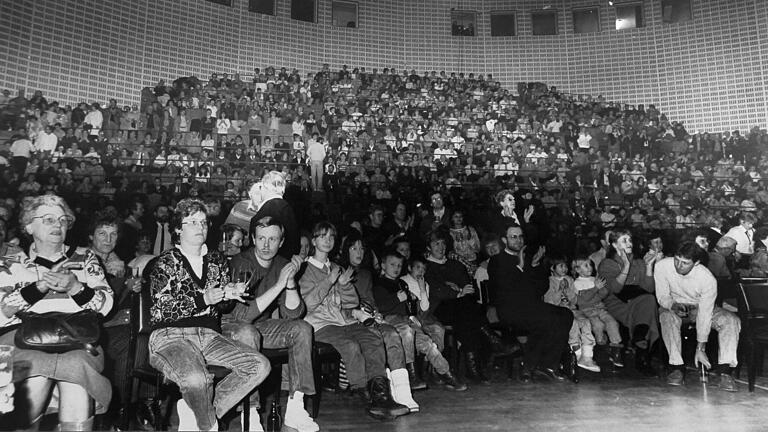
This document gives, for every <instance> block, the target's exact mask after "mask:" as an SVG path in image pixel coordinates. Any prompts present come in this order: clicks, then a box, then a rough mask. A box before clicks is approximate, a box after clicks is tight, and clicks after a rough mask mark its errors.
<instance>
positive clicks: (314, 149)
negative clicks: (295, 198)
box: [307, 132, 325, 192]
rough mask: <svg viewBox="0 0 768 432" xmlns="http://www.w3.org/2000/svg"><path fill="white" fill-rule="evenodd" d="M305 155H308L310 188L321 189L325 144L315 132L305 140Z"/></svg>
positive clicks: (316, 190)
mask: <svg viewBox="0 0 768 432" xmlns="http://www.w3.org/2000/svg"><path fill="white" fill-rule="evenodd" d="M307 156H308V157H309V173H310V176H311V179H312V190H313V191H315V192H318V191H322V190H323V169H324V165H323V162H324V161H325V146H324V145H323V142H322V140H321V139H320V134H318V133H317V132H315V133H313V134H312V138H310V139H309V141H308V142H307Z"/></svg>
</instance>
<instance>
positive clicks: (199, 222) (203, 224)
mask: <svg viewBox="0 0 768 432" xmlns="http://www.w3.org/2000/svg"><path fill="white" fill-rule="evenodd" d="M181 224H182V225H192V226H193V227H200V228H206V229H207V228H208V227H210V226H211V223H210V222H209V221H208V219H195V220H191V221H187V222H182V223H181Z"/></svg>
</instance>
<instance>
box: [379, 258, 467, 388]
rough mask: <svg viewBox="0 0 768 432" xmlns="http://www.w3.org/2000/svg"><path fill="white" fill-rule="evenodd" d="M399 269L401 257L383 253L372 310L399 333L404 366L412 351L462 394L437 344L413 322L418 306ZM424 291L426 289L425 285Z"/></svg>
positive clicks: (463, 386)
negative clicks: (422, 356)
mask: <svg viewBox="0 0 768 432" xmlns="http://www.w3.org/2000/svg"><path fill="white" fill-rule="evenodd" d="M423 264H424V263H422V265H423ZM402 268H403V256H402V255H400V254H399V253H397V252H396V251H394V250H390V251H387V252H385V253H384V255H383V256H382V260H381V271H382V274H381V275H380V276H379V277H378V278H377V279H376V280H375V281H374V283H373V297H374V299H375V300H376V307H377V308H378V309H379V311H380V312H381V313H382V315H384V321H385V322H386V323H387V324H390V325H392V326H393V327H395V329H397V331H398V333H400V337H401V338H402V340H403V348H404V349H405V352H406V354H405V355H406V362H409V361H412V358H413V356H414V355H415V353H414V348H415V351H418V352H420V353H422V354H424V355H425V356H426V358H427V361H428V362H429V363H430V364H431V365H432V367H434V369H435V373H437V375H438V376H439V377H440V378H441V380H442V382H443V383H444V384H445V386H446V388H448V389H450V390H455V391H463V390H466V389H467V386H466V385H465V384H463V383H461V382H459V381H458V380H457V379H456V377H455V376H454V375H453V373H451V370H450V366H449V365H448V360H446V359H445V357H443V354H442V353H441V352H440V349H439V348H438V346H437V344H436V343H435V342H434V341H433V340H432V338H431V337H430V336H429V335H428V334H427V333H426V332H425V331H424V328H423V327H422V325H421V322H420V321H419V319H418V318H417V316H416V315H417V314H418V311H417V309H418V306H417V305H416V304H415V303H416V302H417V300H415V299H414V297H413V296H412V295H411V294H410V290H409V289H408V286H407V285H406V283H405V282H403V281H401V280H400V279H399V276H400V273H401V270H402ZM425 269H426V267H425ZM417 276H418V277H419V278H421V279H422V280H423V272H421V275H420V276H419V275H418V273H417ZM424 288H425V289H426V285H424ZM443 332H444V330H443ZM411 335H412V336H411ZM406 341H410V343H407V342H406Z"/></svg>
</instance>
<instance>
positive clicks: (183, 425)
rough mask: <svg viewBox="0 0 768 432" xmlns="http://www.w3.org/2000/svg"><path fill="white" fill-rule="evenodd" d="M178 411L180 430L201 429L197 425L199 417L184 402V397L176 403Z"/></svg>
mask: <svg viewBox="0 0 768 432" xmlns="http://www.w3.org/2000/svg"><path fill="white" fill-rule="evenodd" d="M176 413H177V414H178V415H179V430H180V431H196V430H200V428H198V427H197V417H195V412H194V411H192V408H190V407H189V405H187V403H186V402H184V399H179V401H178V402H177V403H176Z"/></svg>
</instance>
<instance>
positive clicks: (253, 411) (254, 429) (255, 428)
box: [240, 405, 264, 432]
mask: <svg viewBox="0 0 768 432" xmlns="http://www.w3.org/2000/svg"><path fill="white" fill-rule="evenodd" d="M240 427H241V428H242V430H243V431H245V414H244V413H240ZM247 432H264V427H263V426H262V425H261V417H259V409H258V408H257V407H255V406H253V405H251V406H250V407H249V408H248V431H247Z"/></svg>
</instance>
